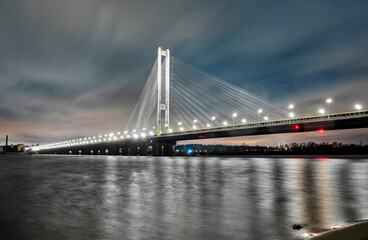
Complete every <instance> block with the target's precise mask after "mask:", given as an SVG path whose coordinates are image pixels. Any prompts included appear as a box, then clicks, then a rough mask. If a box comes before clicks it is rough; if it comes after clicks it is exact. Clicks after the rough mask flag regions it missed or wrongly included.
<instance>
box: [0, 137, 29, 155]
mask: <svg viewBox="0 0 368 240" xmlns="http://www.w3.org/2000/svg"><path fill="white" fill-rule="evenodd" d="M25 148H26V146H25V145H24V144H17V145H13V144H12V145H8V135H6V139H5V146H0V153H6V152H13V153H23V152H24V151H25Z"/></svg>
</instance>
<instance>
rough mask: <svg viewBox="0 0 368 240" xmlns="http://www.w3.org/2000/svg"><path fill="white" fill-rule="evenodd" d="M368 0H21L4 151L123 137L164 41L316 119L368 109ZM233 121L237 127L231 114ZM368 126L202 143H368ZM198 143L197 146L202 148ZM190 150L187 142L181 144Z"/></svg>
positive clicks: (9, 20)
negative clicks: (12, 145)
mask: <svg viewBox="0 0 368 240" xmlns="http://www.w3.org/2000/svg"><path fill="white" fill-rule="evenodd" d="M367 9H368V2H367V1H323V2H321V1H304V2H294V1H277V2H271V1H249V2H236V3H228V2H222V1H169V0H167V1H154V2H144V3H143V4H141V3H140V2H139V1H118V2H106V1H103V2H101V1H97V0H91V1H84V0H75V1H70V2H69V1H62V2H60V1H50V0H39V1H34V0H30V1H25V0H24V1H11V0H5V1H3V3H2V7H1V8H0V18H1V21H0V35H1V38H0V51H1V52H2V54H1V55H0V145H3V144H4V143H5V135H9V137H10V143H12V142H13V143H25V144H35V143H40V144H42V143H49V142H55V141H62V140H69V139H73V138H77V137H84V136H94V135H98V134H103V133H109V132H117V131H122V130H123V129H124V126H125V125H126V123H127V122H128V119H129V116H130V114H131V112H132V110H133V108H134V106H135V103H136V102H137V99H138V97H139V95H140V92H141V91H142V88H143V86H144V83H145V81H146V79H147V77H148V74H149V70H150V69H151V67H152V64H153V62H154V60H155V57H156V55H155V54H156V49H157V47H159V46H163V47H169V48H170V50H171V52H172V53H173V55H174V56H176V57H178V58H180V59H181V60H183V61H185V62H188V63H190V64H191V65H193V66H196V67H197V68H199V69H202V70H203V71H205V72H208V73H210V74H212V75H214V76H217V77H219V78H221V79H224V80H226V81H228V82H230V83H232V84H234V85H236V86H239V87H241V88H243V89H246V90H247V91H249V92H252V93H254V94H257V95H259V96H261V97H263V98H265V99H268V100H270V101H272V102H275V103H278V104H281V105H284V106H288V105H289V104H294V105H295V111H296V112H298V113H300V115H304V114H310V115H312V114H315V115H316V114H318V109H320V108H324V109H327V103H326V100H327V99H328V98H332V100H333V102H332V103H331V104H330V105H329V107H328V110H329V112H347V111H353V110H354V105H355V104H357V103H359V104H361V105H362V108H363V109H367V107H368V95H367V94H366V89H368V71H367V69H368V54H367V53H368V45H367V44H366V43H367V42H368V15H367V14H366V12H367ZM229 120H231V119H230V118H229ZM367 135H368V130H367V129H356V130H339V131H326V132H325V133H323V134H319V133H317V132H309V133H302V134H301V133H296V134H278V135H267V136H248V137H237V138H227V139H208V140H201V142H203V143H213V144H217V143H218V144H222V143H231V144H242V143H243V142H245V143H246V144H249V145H255V144H261V145H275V144H277V143H278V142H281V143H283V142H289V143H290V142H307V141H315V142H323V141H329V142H332V141H338V142H343V143H350V142H351V143H356V144H358V143H359V142H360V141H363V144H367V141H368V139H367V137H366V136H367ZM190 142H193V141H190ZM179 143H182V142H179Z"/></svg>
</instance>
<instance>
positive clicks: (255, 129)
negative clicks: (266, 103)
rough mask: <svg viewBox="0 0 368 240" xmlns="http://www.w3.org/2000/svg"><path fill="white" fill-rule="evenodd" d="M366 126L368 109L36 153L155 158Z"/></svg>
mask: <svg viewBox="0 0 368 240" xmlns="http://www.w3.org/2000/svg"><path fill="white" fill-rule="evenodd" d="M366 127H368V110H365V111H356V112H347V113H337V114H329V115H321V116H311V117H302V118H294V119H286V120H275V121H268V122H258V123H249V124H241V125H234V126H225V127H215V128H205V129H197V130H190V131H184V132H176V133H170V134H161V135H160V136H147V137H146V138H138V139H121V140H115V141H109V142H98V143H90V144H85V145H75V146H68V147H55V148H48V149H41V150H39V151H37V153H46V154H85V155H86V154H88V155H89V154H108V155H142V156H143V155H147V148H148V147H149V146H152V153H153V155H154V156H170V155H172V154H173V147H174V146H175V144H176V142H177V141H182V140H198V139H208V138H224V137H237V136H250V135H265V134H278V133H296V132H308V131H327V130H340V129H354V128H366Z"/></svg>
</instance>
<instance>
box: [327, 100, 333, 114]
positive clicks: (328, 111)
mask: <svg viewBox="0 0 368 240" xmlns="http://www.w3.org/2000/svg"><path fill="white" fill-rule="evenodd" d="M326 103H327V115H328V114H330V108H329V106H328V105H329V104H331V103H332V98H327V99H326Z"/></svg>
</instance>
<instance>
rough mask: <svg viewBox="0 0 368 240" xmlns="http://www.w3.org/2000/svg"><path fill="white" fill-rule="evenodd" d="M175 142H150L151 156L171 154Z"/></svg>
mask: <svg viewBox="0 0 368 240" xmlns="http://www.w3.org/2000/svg"><path fill="white" fill-rule="evenodd" d="M175 145H176V142H175V141H174V142H154V143H153V144H152V151H153V156H172V155H173V154H174V146H175Z"/></svg>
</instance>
